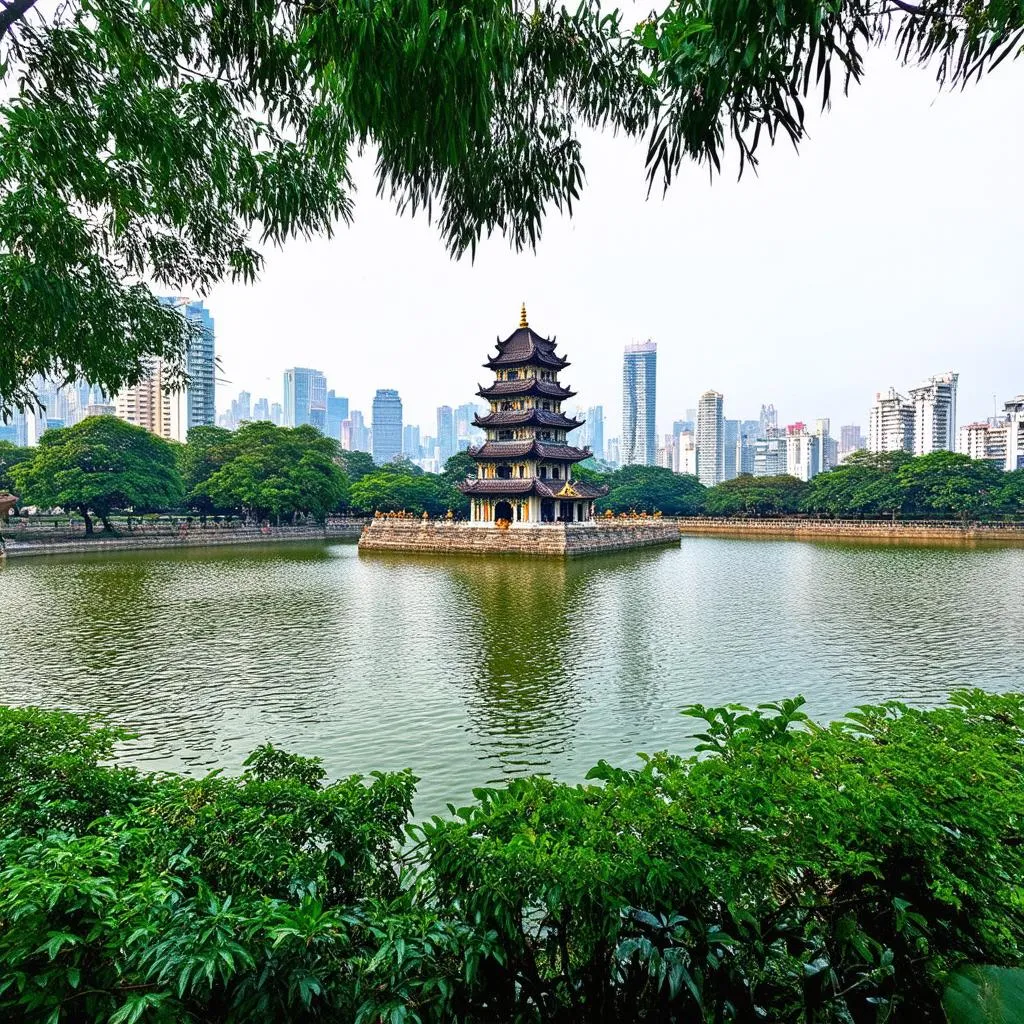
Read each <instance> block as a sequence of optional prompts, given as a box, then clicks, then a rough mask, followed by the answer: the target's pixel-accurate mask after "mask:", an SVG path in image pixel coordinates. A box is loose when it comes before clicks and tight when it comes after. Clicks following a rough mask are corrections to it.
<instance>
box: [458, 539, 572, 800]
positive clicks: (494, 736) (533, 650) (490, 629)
mask: <svg viewBox="0 0 1024 1024" xmlns="http://www.w3.org/2000/svg"><path fill="white" fill-rule="evenodd" d="M444 569H445V571H446V572H447V574H448V575H449V577H450V580H451V583H452V585H453V587H454V588H456V589H457V590H459V591H461V592H462V593H461V595H460V601H459V603H460V605H462V606H463V607H465V608H470V609H473V610H474V612H475V619H474V620H473V621H472V622H470V623H467V628H466V631H465V634H464V636H465V639H464V643H465V644H469V645H472V647H473V650H472V651H471V652H465V653H467V654H470V655H471V657H470V658H468V659H467V660H469V661H471V662H472V664H473V666H474V667H473V669H472V670H471V672H472V674H471V678H470V679H469V680H467V684H468V685H466V686H465V692H466V713H467V716H468V718H469V720H470V723H471V726H470V727H471V729H472V730H473V731H474V732H475V733H476V735H475V737H473V738H471V740H470V742H471V743H472V744H473V745H474V746H476V747H479V748H481V750H482V753H483V755H484V758H485V760H486V761H488V762H489V763H490V764H492V765H494V766H495V767H496V768H498V769H499V773H500V776H501V777H507V776H510V775H521V774H527V773H530V772H543V771H544V770H545V769H546V768H547V766H548V765H549V763H550V761H551V758H552V757H553V756H555V755H559V754H561V753H563V752H564V751H565V750H566V749H567V748H569V747H571V745H572V737H573V732H574V730H575V727H576V725H577V723H578V721H579V718H580V715H581V713H582V708H581V693H580V678H579V674H578V672H577V670H576V667H575V661H576V659H575V652H576V650H577V647H578V641H579V637H578V635H577V633H576V632H575V630H574V616H578V615H579V614H580V611H581V605H582V602H583V599H584V594H585V591H586V585H587V584H586V581H587V577H588V574H589V572H590V570H589V569H588V567H586V566H584V565H582V564H579V563H572V562H567V561H565V560H561V559H560V560H557V561H554V560H553V561H548V560H546V559H511V558H508V559H506V558H501V559H482V558H475V559H458V560H453V559H446V560H445V562H444ZM491 781H497V780H496V779H492V780H491Z"/></svg>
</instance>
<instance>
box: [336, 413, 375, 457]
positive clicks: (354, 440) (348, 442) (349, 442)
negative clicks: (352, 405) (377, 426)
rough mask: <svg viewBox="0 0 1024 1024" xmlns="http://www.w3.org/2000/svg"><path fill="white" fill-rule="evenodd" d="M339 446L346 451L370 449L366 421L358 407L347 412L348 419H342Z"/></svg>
mask: <svg viewBox="0 0 1024 1024" xmlns="http://www.w3.org/2000/svg"><path fill="white" fill-rule="evenodd" d="M341 447H342V448H343V449H344V450H345V451H347V452H368V451H369V450H370V431H369V430H368V429H367V428H366V421H365V419H364V417H363V414H362V413H361V412H360V411H359V410H358V409H353V410H352V411H351V412H350V413H349V414H348V419H347V420H342V423H341Z"/></svg>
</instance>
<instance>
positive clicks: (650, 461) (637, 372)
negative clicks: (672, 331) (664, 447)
mask: <svg viewBox="0 0 1024 1024" xmlns="http://www.w3.org/2000/svg"><path fill="white" fill-rule="evenodd" d="M657 370H658V346H657V345H656V344H655V343H654V342H653V341H642V342H638V343H635V344H632V345H627V346H626V351H625V354H624V356H623V359H622V442H621V444H622V464H623V465H624V466H629V465H639V466H653V465H654V462H655V456H656V455H657V450H658V439H657V434H656V432H655V419H654V415H655V398H656V385H657Z"/></svg>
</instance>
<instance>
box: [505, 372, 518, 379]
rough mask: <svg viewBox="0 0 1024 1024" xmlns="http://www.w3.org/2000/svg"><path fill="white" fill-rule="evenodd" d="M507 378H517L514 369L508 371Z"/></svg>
mask: <svg viewBox="0 0 1024 1024" xmlns="http://www.w3.org/2000/svg"><path fill="white" fill-rule="evenodd" d="M507 379H508V380H519V373H518V372H517V371H516V370H509V371H508V377H507Z"/></svg>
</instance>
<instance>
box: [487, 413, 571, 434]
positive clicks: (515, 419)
mask: <svg viewBox="0 0 1024 1024" xmlns="http://www.w3.org/2000/svg"><path fill="white" fill-rule="evenodd" d="M473 426H475V427H481V428H482V429H484V430H487V429H495V428H497V427H554V429H555V430H575V429H576V428H577V427H582V426H583V420H576V419H570V418H569V417H568V416H566V415H565V414H564V413H560V412H549V411H548V410H546V409H522V410H518V411H513V412H489V413H488V414H487V415H486V416H476V417H474V419H473Z"/></svg>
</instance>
